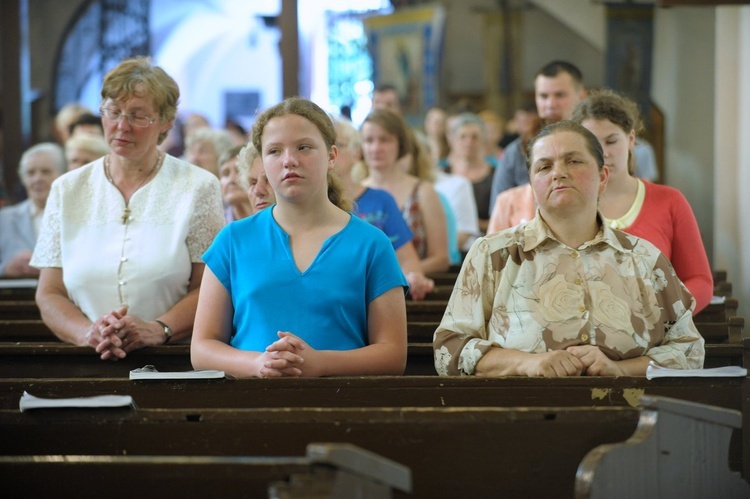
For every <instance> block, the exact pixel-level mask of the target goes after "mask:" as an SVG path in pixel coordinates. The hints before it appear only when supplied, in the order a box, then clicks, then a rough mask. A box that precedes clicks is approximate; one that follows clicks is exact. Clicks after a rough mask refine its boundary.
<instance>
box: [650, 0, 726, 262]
mask: <svg viewBox="0 0 750 499" xmlns="http://www.w3.org/2000/svg"><path fill="white" fill-rule="evenodd" d="M714 19H715V9H714V8H712V7H679V8H671V9H656V11H655V16H654V58H653V68H652V72H653V84H652V93H651V95H652V98H653V100H654V102H655V103H656V104H657V106H659V107H660V108H661V109H662V111H663V112H664V116H665V139H664V140H665V144H666V149H665V165H664V172H665V175H664V176H665V178H664V179H663V181H664V182H665V183H666V184H669V185H671V186H673V187H676V188H677V189H679V190H680V191H682V193H683V194H684V195H685V197H686V198H687V199H688V201H689V202H690V205H691V206H692V208H693V212H694V213H695V217H696V219H697V220H698V226H699V227H700V229H701V234H702V236H703V242H704V244H705V246H706V251H707V252H708V256H709V261H710V262H711V263H712V266H713V267H714V268H715V267H716V266H715V265H714V264H713V258H712V256H713V234H714V229H713V213H714V198H713V185H714V139H713V126H714V123H713V116H714V99H713V95H714V89H715V84H714V33H715V21H714Z"/></svg>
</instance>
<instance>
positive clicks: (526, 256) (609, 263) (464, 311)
mask: <svg viewBox="0 0 750 499" xmlns="http://www.w3.org/2000/svg"><path fill="white" fill-rule="evenodd" d="M599 225H600V227H601V228H600V230H599V233H598V234H597V236H596V237H595V238H594V239H593V240H591V241H589V242H587V243H584V244H583V245H581V246H580V247H579V248H576V249H573V248H570V247H568V246H566V245H564V244H563V243H561V242H560V241H558V240H557V239H556V238H555V236H554V235H553V234H552V232H551V231H550V229H549V227H548V226H547V225H546V223H545V222H544V220H543V219H542V217H541V215H540V214H539V213H538V211H537V214H536V217H535V218H534V219H532V220H531V221H530V222H528V223H525V224H521V225H519V226H517V227H513V228H511V229H508V230H504V231H501V232H498V233H497V234H493V235H491V236H486V237H482V238H479V239H478V240H477V241H476V242H475V243H474V244H473V246H472V247H471V249H470V251H469V253H468V255H467V256H466V259H465V261H464V264H463V267H462V268H461V272H460V273H459V275H458V279H457V280H456V285H455V288H454V289H453V294H452V295H451V298H450V300H449V302H448V307H447V309H446V311H445V314H444V315H443V319H442V321H441V323H440V326H439V327H438V328H437V330H436V331H435V335H434V341H433V346H434V350H435V352H434V353H435V368H436V370H437V372H438V374H440V375H443V376H446V375H458V374H466V375H470V374H473V373H474V369H475V367H476V365H477V362H478V361H479V359H480V358H481V357H482V356H483V355H484V354H485V353H487V351H488V350H489V349H490V348H491V347H493V346H494V347H501V348H511V349H515V350H520V351H522V352H532V353H543V352H547V351H550V350H562V349H565V348H567V347H569V346H573V345H596V346H598V347H599V348H600V349H601V350H602V351H603V352H604V353H605V354H606V355H607V356H608V357H609V358H611V359H613V360H622V359H629V358H632V357H638V356H641V355H647V356H649V357H650V358H651V359H653V360H654V361H656V362H657V363H658V364H660V365H662V366H665V367H671V368H683V369H696V368H701V367H702V366H703V358H704V355H705V352H704V347H703V343H704V342H703V338H702V337H701V336H700V334H699V333H698V331H697V329H696V328H695V325H694V324H693V319H692V314H691V312H692V309H693V308H694V307H695V300H694V299H693V297H692V295H690V293H689V292H688V290H687V288H685V286H684V285H683V284H682V282H681V281H680V280H679V279H678V278H677V276H676V274H675V272H674V269H673V268H672V265H671V264H670V263H669V260H667V258H666V257H665V256H664V255H663V254H662V253H661V252H660V251H659V250H658V249H657V248H656V246H654V245H653V244H651V243H649V242H648V241H646V240H644V239H640V238H637V237H635V236H631V235H629V234H626V233H624V232H620V231H617V230H612V229H610V228H608V227H606V226H604V225H603V224H601V220H600V224H599Z"/></svg>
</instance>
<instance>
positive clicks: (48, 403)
mask: <svg viewBox="0 0 750 499" xmlns="http://www.w3.org/2000/svg"><path fill="white" fill-rule="evenodd" d="M18 405H19V407H20V409H21V412H24V411H28V410H30V409H55V408H81V407H82V408H100V407H107V408H112V407H131V406H133V407H135V404H134V403H133V397H131V396H130V395H97V396H96V397H73V398H65V399H50V398H42V397H35V396H34V395H32V394H30V393H28V392H25V391H24V392H23V395H22V396H21V401H20V402H19V403H18Z"/></svg>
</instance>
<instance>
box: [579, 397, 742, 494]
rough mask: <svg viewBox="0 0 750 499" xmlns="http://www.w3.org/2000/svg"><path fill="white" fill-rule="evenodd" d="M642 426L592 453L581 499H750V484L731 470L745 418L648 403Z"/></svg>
mask: <svg viewBox="0 0 750 499" xmlns="http://www.w3.org/2000/svg"><path fill="white" fill-rule="evenodd" d="M641 400H642V403H643V406H644V410H643V413H642V414H641V420H640V422H639V423H638V429H637V431H636V432H635V434H634V435H633V436H632V437H631V438H629V439H628V440H627V441H626V442H622V443H616V444H605V445H601V446H599V447H597V448H596V449H594V450H592V451H591V452H589V453H588V454H587V455H586V457H585V458H584V459H583V461H582V462H581V465H580V466H579V467H578V471H577V474H576V486H575V489H576V493H575V497H576V498H577V499H626V498H631V497H721V498H724V499H730V498H737V499H740V498H747V497H750V483H748V482H747V481H745V480H743V479H742V477H741V476H740V474H739V473H736V472H731V471H729V470H728V469H727V466H726V463H727V453H728V451H729V445H730V439H731V437H732V433H733V431H734V430H736V429H738V428H741V426H742V415H741V413H740V412H739V411H731V410H727V409H722V408H718V407H713V406H710V405H704V404H696V403H694V402H685V401H683V400H676V399H669V398H658V397H656V398H652V397H643V398H642V399H641Z"/></svg>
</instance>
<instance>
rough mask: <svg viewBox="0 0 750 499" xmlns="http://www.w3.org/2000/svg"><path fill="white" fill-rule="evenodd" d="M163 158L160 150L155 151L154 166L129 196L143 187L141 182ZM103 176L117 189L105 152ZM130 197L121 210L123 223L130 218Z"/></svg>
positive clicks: (152, 172) (149, 176) (143, 181)
mask: <svg viewBox="0 0 750 499" xmlns="http://www.w3.org/2000/svg"><path fill="white" fill-rule="evenodd" d="M163 159H164V156H162V154H161V152H158V151H157V153H156V162H155V163H154V166H152V167H151V171H150V172H148V175H146V176H145V177H144V178H143V180H141V183H140V184H138V187H136V188H135V190H134V191H133V193H132V194H131V195H130V197H131V198H132V197H133V194H135V193H136V192H138V190H139V189H140V188H141V187H143V184H145V183H146V182H147V181H148V179H150V178H151V176H152V175H153V174H154V172H156V171H157V170H158V169H159V167H160V166H161V162H162V160H163ZM104 176H105V177H107V180H109V183H110V184H112V185H114V186H115V187H116V188H117V189H118V190H119V187H117V184H115V180H114V179H113V178H112V175H111V173H110V171H109V154H107V155H106V156H105V157H104ZM129 204H130V199H127V200H125V210H123V212H122V224H123V225H125V224H126V223H127V222H128V218H130V206H129Z"/></svg>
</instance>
